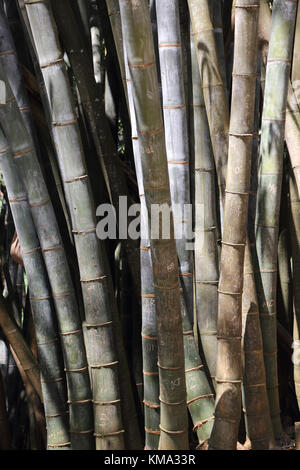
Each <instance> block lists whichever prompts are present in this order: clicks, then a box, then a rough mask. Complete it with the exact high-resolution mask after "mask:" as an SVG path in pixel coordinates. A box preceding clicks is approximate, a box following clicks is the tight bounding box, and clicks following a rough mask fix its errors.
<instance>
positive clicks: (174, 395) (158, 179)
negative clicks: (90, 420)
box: [120, 0, 188, 449]
mask: <svg viewBox="0 0 300 470" xmlns="http://www.w3.org/2000/svg"><path fill="white" fill-rule="evenodd" d="M120 11H121V20H122V26H123V37H124V41H125V45H126V51H127V56H128V65H129V68H130V75H131V79H132V83H133V96H134V106H135V111H136V119H137V129H138V133H139V141H140V149H141V161H142V169H143V170H142V171H143V183H144V190H145V199H146V204H147V209H148V222H150V221H149V218H150V214H151V207H152V204H158V205H160V206H161V205H162V204H166V207H167V208H170V207H171V198H170V187H169V177H168V168H167V158H166V150H165V142H164V132H163V122H162V113H161V108H160V100H159V90H158V83H157V72H156V65H155V54H154V46H153V38H152V31H151V23H150V17H149V11H148V7H147V4H146V1H145V0H138V1H134V2H133V1H130V2H128V1H126V0H124V1H123V0H121V2H120ZM170 219H171V230H170V232H171V233H170V238H167V239H163V238H162V233H161V227H159V234H157V235H156V236H155V238H154V237H153V236H151V250H152V263H153V283H154V288H155V298H156V315H157V331H158V364H159V378H160V402H161V403H160V406H161V408H160V411H161V419H160V431H161V434H160V443H159V448H160V449H187V448H188V439H187V413H186V387H185V377H184V352H183V338H182V321H181V308H180V292H179V276H178V262H177V256H176V244H175V240H174V231H173V230H174V229H173V220H172V216H171V217H170ZM148 226H149V227H151V230H152V229H153V226H151V224H150V223H149V224H148ZM155 228H157V227H155ZM166 312H168V315H166Z"/></svg>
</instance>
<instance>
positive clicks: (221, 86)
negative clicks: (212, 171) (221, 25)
mask: <svg viewBox="0 0 300 470" xmlns="http://www.w3.org/2000/svg"><path fill="white" fill-rule="evenodd" d="M188 4H189V9H190V16H191V21H192V29H193V36H194V40H195V49H196V53H197V58H198V65H199V71H200V76H201V80H202V88H203V95H204V102H205V107H206V113H207V118H208V123H209V129H210V135H211V142H212V147H213V152H214V158H215V164H216V171H217V176H218V184H219V191H220V198H224V191H225V186H226V183H225V180H226V171H227V170H226V165H227V154H228V128H229V114H228V104H227V97H226V88H225V83H224V82H223V78H222V70H221V67H220V64H219V57H218V52H217V45H216V40H215V33H214V27H213V24H212V20H211V16H210V7H209V5H210V2H209V1H208V0H188Z"/></svg>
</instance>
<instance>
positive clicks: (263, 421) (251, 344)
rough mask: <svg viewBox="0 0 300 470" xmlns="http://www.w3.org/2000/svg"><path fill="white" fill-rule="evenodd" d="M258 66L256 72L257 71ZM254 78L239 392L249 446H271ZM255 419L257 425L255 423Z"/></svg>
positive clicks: (257, 90)
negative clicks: (256, 264)
mask: <svg viewBox="0 0 300 470" xmlns="http://www.w3.org/2000/svg"><path fill="white" fill-rule="evenodd" d="M259 69H260V67H259V68H258V75H259V76H260V74H259ZM259 76H258V78H257V79H256V102H255V116H254V132H255V135H254V137H253V146H252V158H251V187H250V189H251V190H250V194H249V204H248V206H249V207H248V240H247V244H246V249H245V263H244V288H243V297H242V329H243V340H242V341H243V343H242V351H243V386H242V396H243V405H244V413H245V423H246V432H247V435H248V437H249V439H250V441H251V448H252V449H268V448H269V447H271V446H273V439H274V436H273V431H272V424H271V417H270V409H269V400H268V394H267V389H266V372H265V364H264V356H263V342H262V333H261V326H260V320H259V310H258V302H257V293H256V286H255V280H254V272H253V264H252V255H251V247H254V246H255V213H256V196H257V183H258V182H257V180H258V150H259V136H258V130H259V126H260V122H259V121H260V116H259V107H260V78H259ZM257 420H258V422H259V426H257V425H256V424H257Z"/></svg>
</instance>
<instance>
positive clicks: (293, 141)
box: [259, 0, 300, 194]
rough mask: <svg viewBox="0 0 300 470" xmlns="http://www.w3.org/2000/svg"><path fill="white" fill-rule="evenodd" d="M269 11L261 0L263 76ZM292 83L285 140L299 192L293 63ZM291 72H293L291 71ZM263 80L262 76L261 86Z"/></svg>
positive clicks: (299, 124)
mask: <svg viewBox="0 0 300 470" xmlns="http://www.w3.org/2000/svg"><path fill="white" fill-rule="evenodd" d="M270 26H271V11H270V6H269V3H268V1H267V0H261V8H260V15H259V45H260V50H261V55H262V61H263V66H262V71H261V73H262V75H263V76H265V70H264V69H265V67H266V63H267V56H268V49H269V41H270ZM293 70H294V75H293V77H294V81H293V84H292V83H291V82H290V81H289V84H288V96H287V109H286V124H285V140H286V144H287V147H288V151H289V156H290V160H291V164H292V168H293V172H294V174H295V178H296V183H297V187H298V191H299V194H300V158H299V151H298V149H299V148H300V132H299V129H300V109H299V81H298V80H296V79H295V76H296V72H295V71H297V66H296V63H295V68H294V69H293ZM292 73H293V72H292ZM264 83H265V80H264V78H263V81H262V87H263V86H264Z"/></svg>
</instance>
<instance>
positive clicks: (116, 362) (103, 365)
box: [90, 361, 119, 369]
mask: <svg viewBox="0 0 300 470" xmlns="http://www.w3.org/2000/svg"><path fill="white" fill-rule="evenodd" d="M117 364H119V361H113V362H107V363H106V364H90V368H91V369H101V368H102V367H112V366H116V365H117Z"/></svg>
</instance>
